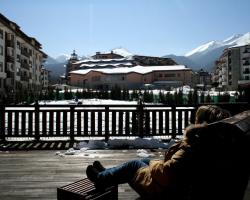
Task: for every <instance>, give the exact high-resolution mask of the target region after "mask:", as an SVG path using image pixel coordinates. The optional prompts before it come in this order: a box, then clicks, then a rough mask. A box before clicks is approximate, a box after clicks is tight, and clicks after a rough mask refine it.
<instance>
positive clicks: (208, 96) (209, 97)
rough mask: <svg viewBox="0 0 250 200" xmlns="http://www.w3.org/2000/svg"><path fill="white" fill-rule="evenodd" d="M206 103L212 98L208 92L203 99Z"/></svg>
mask: <svg viewBox="0 0 250 200" xmlns="http://www.w3.org/2000/svg"><path fill="white" fill-rule="evenodd" d="M205 102H206V103H211V102H212V98H211V96H210V94H209V92H208V94H207V96H206V100H205Z"/></svg>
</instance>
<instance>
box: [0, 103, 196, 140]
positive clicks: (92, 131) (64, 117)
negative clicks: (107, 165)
mask: <svg viewBox="0 0 250 200" xmlns="http://www.w3.org/2000/svg"><path fill="white" fill-rule="evenodd" d="M194 114H195V107H176V106H163V105H146V106H145V105H33V106H31V105H29V106H0V136H1V139H2V140H5V139H6V138H11V137H15V138H20V137H27V138H34V139H36V140H40V139H41V138H45V139H46V138H51V137H53V138H60V137H61V138H62V137H68V139H70V140H75V139H76V138H78V137H104V138H105V139H106V140H108V138H109V137H122V136H125V137H129V136H139V137H150V136H167V137H172V138H175V137H176V136H177V135H182V134H183V130H184V128H185V127H186V126H187V125H188V124H190V123H191V122H192V121H194Z"/></svg>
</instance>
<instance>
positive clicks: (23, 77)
mask: <svg viewBox="0 0 250 200" xmlns="http://www.w3.org/2000/svg"><path fill="white" fill-rule="evenodd" d="M20 80H21V81H25V82H28V81H29V77H28V76H27V75H23V74H21V76H20Z"/></svg>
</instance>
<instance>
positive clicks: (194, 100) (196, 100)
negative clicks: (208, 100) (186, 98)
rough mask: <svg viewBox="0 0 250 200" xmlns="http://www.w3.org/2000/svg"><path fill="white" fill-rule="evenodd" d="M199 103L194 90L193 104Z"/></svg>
mask: <svg viewBox="0 0 250 200" xmlns="http://www.w3.org/2000/svg"><path fill="white" fill-rule="evenodd" d="M198 103H199V99H198V91H197V89H194V93H193V104H194V105H197V104H198Z"/></svg>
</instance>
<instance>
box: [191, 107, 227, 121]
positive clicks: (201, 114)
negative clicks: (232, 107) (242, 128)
mask: <svg viewBox="0 0 250 200" xmlns="http://www.w3.org/2000/svg"><path fill="white" fill-rule="evenodd" d="M230 116H231V114H230V112H229V111H227V110H225V109H222V108H220V107H219V106H216V105H205V106H200V107H199V108H198V110H197V111H196V114H195V123H196V124H201V123H208V124H209V123H212V122H216V121H219V120H222V119H225V118H228V117H230Z"/></svg>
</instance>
